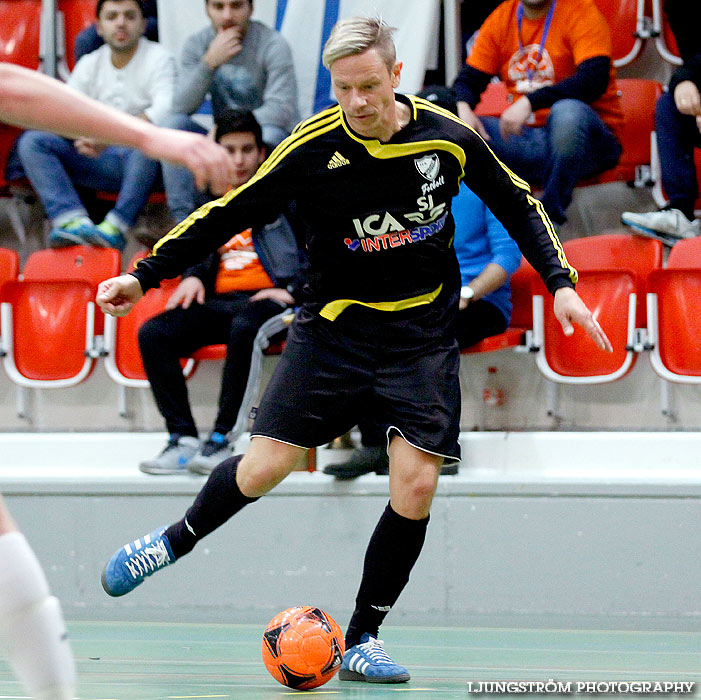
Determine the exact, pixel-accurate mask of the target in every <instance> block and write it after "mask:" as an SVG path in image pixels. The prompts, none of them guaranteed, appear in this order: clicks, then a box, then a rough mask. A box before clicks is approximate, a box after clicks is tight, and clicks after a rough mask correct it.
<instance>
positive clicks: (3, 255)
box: [0, 248, 19, 355]
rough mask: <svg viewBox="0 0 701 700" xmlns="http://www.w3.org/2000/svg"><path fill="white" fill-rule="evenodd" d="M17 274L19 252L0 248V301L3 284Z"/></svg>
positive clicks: (0, 342)
mask: <svg viewBox="0 0 701 700" xmlns="http://www.w3.org/2000/svg"><path fill="white" fill-rule="evenodd" d="M17 275H19V254H18V253H17V251H16V250H11V249H10V248H0V302H2V301H4V297H3V285H4V284H5V282H12V281H14V280H16V279H17ZM2 349H3V348H2V339H1V338H0V355H1V354H2Z"/></svg>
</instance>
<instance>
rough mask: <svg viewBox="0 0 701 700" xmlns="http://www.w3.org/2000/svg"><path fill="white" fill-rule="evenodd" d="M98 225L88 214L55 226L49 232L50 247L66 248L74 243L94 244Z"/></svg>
mask: <svg viewBox="0 0 701 700" xmlns="http://www.w3.org/2000/svg"><path fill="white" fill-rule="evenodd" d="M96 228H97V227H96V226H95V224H93V222H92V221H90V219H88V218H87V217H86V216H79V217H77V218H75V219H72V220H71V221H68V222H67V223H65V224H63V226H54V228H52V229H51V232H50V233H49V248H66V247H68V246H72V245H92V236H93V235H94V233H95V229H96Z"/></svg>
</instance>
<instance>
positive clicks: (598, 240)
mask: <svg viewBox="0 0 701 700" xmlns="http://www.w3.org/2000/svg"><path fill="white" fill-rule="evenodd" d="M563 249H564V251H565V255H566V256H567V259H568V260H569V262H570V264H571V265H573V266H574V267H575V268H576V269H577V270H578V271H579V272H580V273H582V276H586V272H587V271H591V270H628V271H630V272H632V273H633V274H634V275H635V279H636V286H635V293H636V297H637V304H636V316H635V323H636V327H637V328H644V327H645V324H646V320H645V295H646V293H647V277H648V275H649V273H650V272H652V270H655V269H657V268H660V267H662V256H663V245H662V243H661V242H660V241H656V240H653V239H651V238H643V237H642V236H634V235H631V234H628V233H604V234H601V235H599V236H588V237H586V238H576V239H573V240H570V241H566V242H565V243H564V244H563ZM577 290H578V291H579V287H577Z"/></svg>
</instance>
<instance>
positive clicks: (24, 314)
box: [2, 280, 95, 387]
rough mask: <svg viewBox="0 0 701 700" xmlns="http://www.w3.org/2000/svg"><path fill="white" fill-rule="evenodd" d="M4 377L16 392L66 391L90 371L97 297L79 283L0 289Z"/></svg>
mask: <svg viewBox="0 0 701 700" xmlns="http://www.w3.org/2000/svg"><path fill="white" fill-rule="evenodd" d="M3 290H4V291H3V298H4V299H5V301H3V303H2V337H3V341H4V343H5V351H6V353H7V354H6V356H5V357H4V358H3V363H4V365H5V371H6V372H7V374H8V376H9V377H10V379H11V380H12V381H13V382H15V383H16V384H18V385H19V386H26V387H67V386H73V385H74V384H78V383H79V382H81V381H83V380H84V379H86V378H87V377H88V376H89V374H90V372H91V371H92V368H93V365H94V358H93V357H92V356H91V355H90V352H91V351H92V349H93V341H94V335H93V330H94V318H93V314H94V304H93V299H94V297H95V291H94V289H93V287H92V286H91V285H90V284H89V283H88V282H85V281H83V280H71V281H65V280H41V281H38V280H24V281H22V282H19V281H17V282H7V283H6V284H5V285H4V287H3Z"/></svg>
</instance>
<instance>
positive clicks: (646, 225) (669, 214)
mask: <svg viewBox="0 0 701 700" xmlns="http://www.w3.org/2000/svg"><path fill="white" fill-rule="evenodd" d="M621 221H622V222H623V223H624V224H625V225H626V226H630V227H632V228H634V229H635V230H636V231H640V232H641V233H643V234H653V235H654V234H662V235H664V236H673V237H674V238H695V237H696V236H698V235H701V221H699V219H694V220H693V221H689V219H687V218H686V216H685V215H684V214H683V213H682V212H681V211H679V209H664V210H662V211H651V212H648V213H646V214H636V213H635V212H632V211H624V212H623V214H621Z"/></svg>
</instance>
